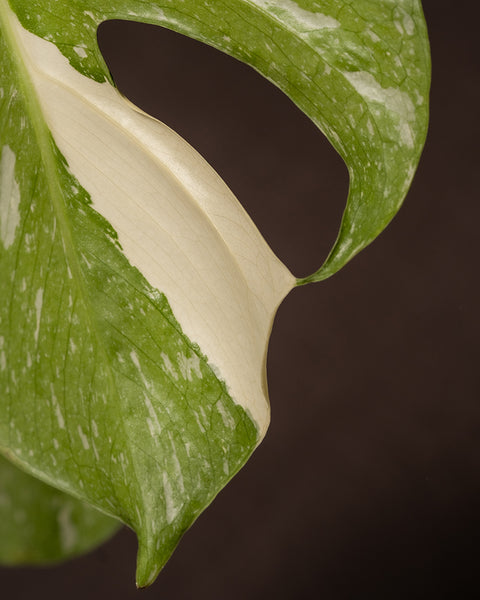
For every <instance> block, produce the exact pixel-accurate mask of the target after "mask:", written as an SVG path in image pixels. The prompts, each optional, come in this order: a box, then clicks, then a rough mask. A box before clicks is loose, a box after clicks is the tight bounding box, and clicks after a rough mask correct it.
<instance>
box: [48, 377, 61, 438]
mask: <svg viewBox="0 0 480 600" xmlns="http://www.w3.org/2000/svg"><path fill="white" fill-rule="evenodd" d="M50 392H51V394H52V405H53V409H54V411H55V416H56V417H57V422H58V426H59V427H60V429H65V420H64V418H63V415H62V411H61V409H60V404H59V403H58V400H57V396H56V395H55V389H54V387H53V383H51V384H50Z"/></svg>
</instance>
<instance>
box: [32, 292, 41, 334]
mask: <svg viewBox="0 0 480 600" xmlns="http://www.w3.org/2000/svg"><path fill="white" fill-rule="evenodd" d="M42 306H43V288H39V289H38V290H37V295H36V296H35V312H36V317H37V325H36V328H35V332H34V334H33V335H34V338H35V342H38V333H39V331H40V317H41V316H42Z"/></svg>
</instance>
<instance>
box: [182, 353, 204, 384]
mask: <svg viewBox="0 0 480 600" xmlns="http://www.w3.org/2000/svg"><path fill="white" fill-rule="evenodd" d="M177 363H178V368H179V369H180V373H181V374H182V377H184V378H185V379H187V380H188V381H193V377H192V372H193V373H195V375H196V376H197V377H199V378H200V379H201V378H202V371H201V370H200V358H199V357H198V355H197V354H193V355H192V356H191V357H190V358H188V357H187V356H185V355H184V354H182V353H181V352H179V353H178V354H177Z"/></svg>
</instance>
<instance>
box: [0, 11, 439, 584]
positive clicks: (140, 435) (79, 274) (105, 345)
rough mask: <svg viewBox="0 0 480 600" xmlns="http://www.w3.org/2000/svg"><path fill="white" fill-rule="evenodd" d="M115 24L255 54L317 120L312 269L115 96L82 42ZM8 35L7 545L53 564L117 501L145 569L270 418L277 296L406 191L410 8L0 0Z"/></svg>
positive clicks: (4, 67) (414, 55) (4, 256)
mask: <svg viewBox="0 0 480 600" xmlns="http://www.w3.org/2000/svg"><path fill="white" fill-rule="evenodd" d="M108 19H128V20H137V21H143V22H147V23H153V24H158V25H162V26H164V27H168V28H170V29H173V30H175V31H178V32H180V33H183V34H186V35H188V36H191V37H193V38H196V39H197V40H200V41H203V42H206V43H208V44H211V45H212V46H214V47H216V48H219V49H220V50H223V51H224V52H227V53H228V54H230V55H232V56H234V57H236V58H238V59H240V60H242V61H244V62H246V63H248V64H250V65H251V66H252V67H254V68H255V69H257V70H258V71H259V72H260V73H261V74H262V75H263V76H265V77H267V78H268V79H270V80H271V81H273V82H274V83H275V84H276V85H277V86H278V87H279V88H281V89H282V90H283V91H284V92H286V93H287V94H288V95H289V96H290V97H291V98H292V100H293V101H294V102H295V103H296V104H297V105H298V106H299V107H300V108H301V109H302V110H303V111H304V112H305V113H306V114H307V115H308V116H309V117H310V118H311V119H312V120H313V122H314V123H315V124H316V125H317V126H318V127H319V128H320V129H321V130H322V131H323V132H324V133H325V135H326V136H327V137H328V139H329V140H330V141H331V143H332V144H333V145H334V147H335V148H336V149H337V151H338V152H339V153H340V154H341V156H342V157H343V158H344V160H345V162H346V164H347V166H348V169H349V174H350V193H349V197H348V200H347V206H346V210H345V213H344V217H343V221H342V224H341V228H340V233H339V236H338V239H337V242H336V244H335V246H334V247H333V249H332V251H331V253H330V255H329V257H328V258H327V260H326V262H325V263H324V265H323V266H322V267H321V268H320V269H319V270H318V271H317V272H316V273H314V274H313V275H311V276H310V277H307V278H305V279H303V280H297V279H295V277H294V276H293V275H292V274H291V273H290V272H289V271H288V269H287V268H286V267H285V266H284V265H283V264H282V263H281V262H280V261H279V260H278V259H277V258H276V257H275V256H274V254H273V253H272V251H271V250H270V249H269V247H268V246H267V244H266V243H265V241H264V240H263V238H262V237H261V235H260V233H259V232H258V231H257V229H256V228H255V226H254V224H253V223H252V222H251V220H250V219H249V217H248V216H247V215H246V214H245V212H244V211H243V209H242V208H241V206H240V204H239V203H238V202H237V200H236V199H235V198H234V196H233V195H232V194H231V192H230V191H229V190H228V189H227V187H226V186H225V184H224V183H223V182H222V181H221V179H220V178H219V177H218V175H216V174H215V173H214V172H213V171H212V169H211V168H210V167H209V166H208V165H207V164H206V163H205V162H204V161H203V159H202V158H201V157H200V156H199V155H198V154H197V153H196V152H195V151H194V150H193V149H192V148H191V147H189V146H188V144H186V143H185V142H184V141H183V140H182V139H180V138H179V137H178V136H177V135H176V134H175V133H173V132H172V131H171V130H170V129H168V127H166V126H165V125H163V124H162V123H159V122H158V121H156V120H154V119H152V118H150V117H149V116H148V115H145V114H144V113H143V112H142V111H140V110H139V109H137V108H136V107H135V106H132V105H131V104H130V103H129V102H128V101H126V100H125V99H124V98H123V97H122V96H121V95H120V94H119V93H118V91H117V90H116V88H115V86H114V84H113V82H112V80H111V77H110V75H109V72H108V69H107V67H106V65H105V63H104V61H103V58H102V56H101V54H100V51H99V48H98V45H97V39H96V31H97V27H98V25H99V24H100V23H101V22H102V21H104V20H108ZM0 36H1V37H0V56H1V63H0V108H1V111H0V126H1V128H0V282H1V303H0V391H1V400H0V450H1V452H2V453H3V455H4V456H5V457H6V458H7V459H8V461H9V462H8V463H3V462H2V463H0V514H1V515H2V517H3V518H2V521H3V520H7V519H9V515H10V524H9V529H8V530H7V529H5V532H6V533H5V534H4V535H0V558H1V559H2V560H4V561H5V562H14V561H22V560H23V561H39V560H51V559H58V558H61V557H64V556H67V555H69V554H72V553H75V552H78V551H80V550H82V549H86V548H87V547H89V546H92V545H94V544H96V543H98V542H99V541H100V540H101V539H103V538H104V537H105V536H107V535H108V534H110V533H111V532H112V531H114V530H115V528H116V526H117V525H116V522H117V521H113V520H112V519H111V517H114V518H115V519H117V520H119V521H121V522H123V523H126V524H127V525H128V526H129V527H131V528H132V529H134V530H135V532H136V533H137V536H138V541H139V552H138V564H137V582H138V584H139V585H141V586H144V585H148V584H149V583H151V582H152V581H153V580H154V579H155V577H156V576H157V574H158V572H159V570H160V569H161V567H162V566H163V564H164V563H165V561H166V560H167V559H168V557H169V556H170V554H171V552H172V550H173V549H174V547H175V546H176V544H177V543H178V541H179V539H180V537H181V535H182V534H183V532H184V531H185V530H186V529H187V528H188V527H189V526H190V525H191V523H192V522H193V521H194V520H195V518H196V517H197V516H198V515H199V514H200V512H201V511H202V510H204V508H205V507H206V506H207V505H208V504H209V503H210V502H211V501H212V499H213V498H214V497H215V495H216V494H217V493H218V491H219V490H220V489H221V488H222V487H223V486H224V485H225V484H226V483H227V482H228V481H229V479H230V478H231V477H232V476H233V475H234V474H235V473H236V472H237V471H238V470H239V469H240V468H241V467H242V465H243V464H244V463H245V461H246V460H247V459H248V457H249V456H250V454H251V453H252V452H253V450H254V449H255V447H256V446H257V445H258V443H259V442H260V441H261V439H262V438H263V436H264V434H265V431H266V429H267V427H268V423H269V403H268V397H267V385H266V381H265V355H266V347H267V342H268V337H269V333H270V329H271V325H272V321H273V317H274V314H275V311H276V309H277V307H278V305H279V303H280V302H281V301H282V299H283V298H284V296H285V295H286V294H287V293H288V292H289V291H290V290H291V289H292V288H293V287H294V286H295V285H298V284H302V283H306V282H308V281H315V280H321V279H324V278H326V277H328V276H329V275H331V274H332V273H334V272H335V271H337V270H338V269H339V268H341V267H342V266H343V265H344V264H345V263H346V262H347V261H348V260H349V259H351V258H352V257H353V256H354V255H355V254H356V253H357V252H359V250H361V249H362V248H363V247H364V246H366V245H367V244H368V243H369V242H370V241H371V240H372V239H373V238H374V237H375V236H376V235H377V234H378V233H379V232H380V231H381V230H382V229H383V228H384V227H385V225H386V224H387V223H388V222H389V221H390V219H391V218H392V217H393V216H394V214H395V212H396V211H397V210H398V208H399V206H400V204H401V202H402V200H403V198H404V196H405V194H406V192H407V190H408V187H409V185H410V183H411V180H412V177H413V175H414V171H415V168H416V165H417V162H418V159H419V156H420V152H421V149H422V146H423V142H424V138H425V133H426V126H427V114H428V99H427V96H428V86H429V55H428V42H427V35H426V30H425V25H424V20H423V15H422V10H421V5H420V2H419V1H418V0H395V1H393V0H375V1H371V0H368V1H367V0H357V2H355V3H352V2H347V1H344V0H297V1H293V0H229V1H227V2H217V1H213V2H209V3H207V2H200V1H198V0H170V1H169V0H54V1H53V0H48V1H47V0H28V1H27V0H1V2H0ZM13 464H15V465H16V466H13ZM17 467H19V468H20V469H21V470H22V471H23V472H20V471H18V472H17V471H16V469H17ZM38 480H41V481H38ZM15 510H17V515H18V514H20V513H19V512H18V511H21V515H22V516H21V518H20V521H18V519H17V520H15V514H16V513H15ZM98 511H100V512H98ZM101 513H104V514H101ZM17 522H18V527H19V528H20V529H21V530H22V531H21V533H19V535H18V538H17V539H16V540H15V539H14V537H15V536H14V533H13V532H12V530H11V529H10V528H11V527H14V526H15V523H17ZM42 523H43V525H42ZM47 523H51V524H52V525H51V527H46V526H45V524H47ZM47 529H48V531H47ZM40 539H44V540H45V542H43V543H40V542H39V540H40ZM32 546H35V547H36V551H35V552H31V551H30V550H29V548H31V547H32Z"/></svg>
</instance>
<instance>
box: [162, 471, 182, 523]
mask: <svg viewBox="0 0 480 600" xmlns="http://www.w3.org/2000/svg"><path fill="white" fill-rule="evenodd" d="M163 492H164V495H165V513H166V515H165V516H166V519H167V523H168V524H169V525H170V523H172V521H173V520H174V519H175V517H176V516H177V515H178V513H179V512H180V509H181V506H177V505H176V504H175V501H174V499H173V490H172V486H171V484H170V480H169V479H168V475H167V474H166V473H165V471H164V472H163Z"/></svg>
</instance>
